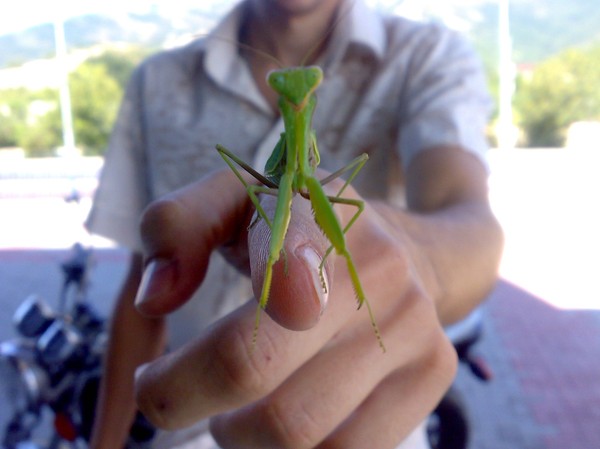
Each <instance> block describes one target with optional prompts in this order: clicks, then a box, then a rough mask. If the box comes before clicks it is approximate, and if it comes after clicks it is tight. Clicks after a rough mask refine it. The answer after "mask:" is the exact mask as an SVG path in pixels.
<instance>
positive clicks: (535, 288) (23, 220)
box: [0, 150, 600, 449]
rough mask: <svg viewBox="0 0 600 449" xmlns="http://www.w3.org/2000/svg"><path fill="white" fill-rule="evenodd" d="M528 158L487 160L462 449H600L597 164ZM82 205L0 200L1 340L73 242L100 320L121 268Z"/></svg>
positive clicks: (122, 261)
mask: <svg viewBox="0 0 600 449" xmlns="http://www.w3.org/2000/svg"><path fill="white" fill-rule="evenodd" d="M536 151H537V150H529V151H526V152H518V151H515V152H508V151H507V152H503V153H499V152H497V153H494V154H492V157H491V167H492V176H491V178H490V198H491V200H492V205H493V208H494V211H495V213H496V214H497V216H498V218H499V220H500V221H501V223H502V225H503V227H504V229H505V232H506V249H505V254H504V258H503V262H502V266H501V280H500V281H499V282H498V284H497V286H496V288H495V289H494V291H493V292H492V293H491V295H490V297H489V299H488V301H487V302H486V303H485V305H484V309H483V310H484V313H483V329H484V333H483V337H482V339H481V341H480V342H479V343H478V345H477V348H476V349H477V352H478V353H479V354H481V355H482V356H483V357H484V358H485V359H486V361H487V363H488V365H489V366H490V367H491V369H492V371H493V373H494V378H493V379H492V380H491V381H490V382H487V383H483V382H480V381H479V380H477V379H475V378H474V376H472V375H471V374H470V373H469V372H468V371H467V369H466V368H464V367H461V369H460V371H459V375H458V377H457V381H456V387H457V389H458V390H459V391H460V392H461V393H462V396H463V398H464V400H465V403H466V407H467V410H468V414H469V419H470V423H471V428H472V438H471V444H470V449H598V448H600V283H599V282H598V275H597V273H598V271H599V270H600V262H599V260H600V259H599V258H598V254H600V233H599V232H598V230H600V208H598V206H597V205H598V204H599V202H598V200H597V198H596V196H597V195H598V192H600V180H599V179H598V178H597V176H595V174H594V171H596V170H597V167H599V166H600V165H599V164H598V162H600V155H597V154H593V153H590V152H587V153H582V152H571V153H567V152H566V151H565V150H555V151H554V150H547V151H543V150H540V151H539V152H536ZM596 153H597V152H596ZM0 190H1V185H0ZM0 193H1V192H0ZM89 204H90V203H89V199H85V198H84V199H83V200H82V202H80V203H79V204H78V205H74V204H67V203H65V202H64V201H63V200H60V199H57V198H56V197H46V198H44V197H43V195H37V196H35V195H33V196H32V195H28V196H26V197H20V198H14V197H12V198H9V197H7V195H4V196H2V195H0V217H2V218H1V220H0V289H1V292H2V294H1V295H0V307H2V310H3V311H5V313H3V314H2V315H0V340H5V339H7V338H10V337H12V336H13V335H14V333H13V330H12V327H11V326H12V325H11V315H12V311H13V310H14V309H15V308H16V307H17V305H18V304H19V303H20V301H21V300H22V299H23V298H25V297H26V296H27V295H29V294H31V293H41V294H43V296H45V297H46V298H47V299H48V300H49V301H56V298H57V295H58V292H59V289H60V282H61V279H60V272H59V268H58V267H59V263H60V262H61V261H64V260H65V258H66V257H67V249H66V248H69V247H70V245H71V244H73V243H74V242H76V241H84V243H87V244H93V245H94V246H95V248H96V250H95V253H94V255H95V265H94V269H93V271H92V279H91V281H92V285H91V289H90V299H91V301H92V302H93V303H94V304H95V305H96V306H97V307H98V309H99V310H100V311H101V312H102V313H105V314H108V313H109V311H110V308H111V306H112V298H113V297H114V295H115V293H116V290H117V288H118V286H119V283H120V280H121V279H122V277H123V276H124V269H125V265H126V259H127V256H126V253H125V252H124V251H123V250H120V249H118V248H115V247H114V246H112V245H111V243H110V242H108V241H104V240H101V239H95V240H94V239H91V238H90V237H89V236H87V235H86V234H85V231H83V228H82V227H81V221H82V219H83V217H84V216H85V214H86V213H87V209H88V208H89ZM0 418H1V410H0Z"/></svg>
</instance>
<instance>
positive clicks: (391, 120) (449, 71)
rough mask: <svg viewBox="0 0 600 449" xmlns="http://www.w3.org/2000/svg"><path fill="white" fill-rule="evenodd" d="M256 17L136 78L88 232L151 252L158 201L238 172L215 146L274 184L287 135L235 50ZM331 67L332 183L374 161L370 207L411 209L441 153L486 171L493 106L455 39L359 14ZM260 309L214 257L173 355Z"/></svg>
mask: <svg viewBox="0 0 600 449" xmlns="http://www.w3.org/2000/svg"><path fill="white" fill-rule="evenodd" d="M243 14H244V5H243V3H242V4H241V5H238V6H237V7H236V8H234V9H233V10H232V12H231V13H230V14H229V15H227V17H225V19H224V20H223V21H222V22H221V23H220V24H219V25H218V26H217V27H216V28H215V30H214V31H213V32H212V33H211V35H209V36H208V37H206V38H202V39H199V40H196V41H194V42H192V43H190V44H189V45H187V46H185V47H181V48H177V49H173V50H169V51H165V52H162V53H159V54H157V55H155V56H152V57H151V58H149V59H148V60H146V61H145V62H144V63H143V64H142V65H141V66H140V67H139V68H138V69H137V70H136V71H135V73H134V75H133V77H132V79H131V81H130V84H129V86H128V89H127V92H126V94H125V97H124V99H123V103H122V107H121V110H120V113H119V116H118V119H117V123H116V125H115V127H114V132H113V135H112V138H111V140H110V144H109V149H108V152H107V155H106V160H105V166H104V169H103V171H102V177H101V183H100V186H99V189H98V191H97V194H96V198H95V201H94V206H93V209H92V212H91V214H90V216H89V219H88V223H87V225H88V227H89V229H90V230H91V231H92V232H94V233H98V234H101V235H104V236H106V237H109V238H112V239H114V240H116V241H117V242H118V243H119V244H121V245H123V246H126V247H129V248H130V249H132V250H133V251H137V250H140V248H141V247H140V238H139V235H138V222H139V217H140V214H141V212H142V210H143V209H144V207H145V206H146V205H147V204H148V203H149V202H150V201H152V200H154V199H156V198H158V197H160V196H162V195H164V194H166V193H168V192H171V191H173V190H175V189H177V188H179V187H182V186H184V185H186V184H188V183H190V182H193V181H196V180H198V179H199V178H201V177H202V176H203V175H205V174H207V173H208V172H210V171H212V170H216V169H222V168H225V167H226V166H225V164H224V162H223V160H222V159H221V157H220V156H219V155H218V153H217V151H216V150H215V149H214V148H215V144H216V143H220V144H222V145H224V146H226V147H227V148H229V149H230V150H232V151H233V152H234V153H236V154H237V155H238V156H240V157H241V158H242V159H244V160H246V161H248V162H250V163H252V164H253V165H254V166H255V167H256V168H257V169H259V170H262V167H263V166H264V162H265V161H266V159H267V158H268V156H269V154H270V152H271V150H272V149H273V147H274V145H275V143H276V141H277V138H278V137H279V134H280V132H281V131H282V130H283V125H282V121H281V119H280V118H279V117H278V116H277V114H276V113H275V112H274V111H272V110H271V108H270V107H269V106H268V104H267V102H266V101H265V99H264V98H263V97H262V96H261V94H260V92H259V90H258V88H257V86H256V84H255V82H254V80H253V78H252V76H251V74H250V70H249V67H248V65H247V64H246V62H245V60H244V59H242V58H241V57H240V56H239V54H238V52H237V48H236V46H235V45H234V44H232V43H233V42H235V41H237V37H238V30H239V26H240V22H241V19H242V16H243ZM318 63H319V65H320V66H321V67H322V68H323V70H324V73H325V78H324V81H323V83H322V84H321V86H320V87H319V88H318V90H317V97H318V104H317V108H316V111H315V114H314V119H313V127H314V129H315V130H316V133H317V139H318V144H319V150H320V152H321V165H322V166H323V167H324V168H326V169H328V170H332V171H333V170H336V169H338V168H340V167H342V166H343V165H345V164H346V163H347V162H349V161H350V160H351V159H353V158H354V157H356V156H357V155H359V154H361V153H363V152H366V153H368V154H369V156H370V159H369V161H368V163H367V164H366V165H365V167H364V168H363V170H362V171H361V173H360V174H359V175H358V177H357V178H356V180H355V181H354V182H353V186H354V187H355V188H356V189H357V190H358V191H359V192H360V193H361V194H362V195H363V196H364V197H366V198H374V197H376V198H384V199H387V200H388V201H390V202H392V203H394V204H400V205H402V204H404V175H403V169H404V168H405V167H406V166H407V165H408V164H409V163H410V161H411V159H412V158H413V157H414V156H415V154H417V153H419V152H421V151H426V150H427V149H428V148H431V147H434V146H437V145H441V144H450V145H459V146H461V147H463V148H464V149H465V151H469V152H472V153H474V154H475V155H477V156H478V157H480V158H481V160H482V162H484V163H485V159H484V153H485V151H486V149H487V143H486V141H485V138H484V128H485V126H486V123H487V120H488V113H489V110H490V104H491V103H490V99H489V97H488V94H487V90H486V83H485V79H484V75H483V72H482V68H481V66H480V62H479V60H478V58H477V57H476V56H475V54H474V52H473V50H472V48H471V47H470V46H469V45H468V44H467V43H466V41H465V40H463V39H462V38H461V37H460V36H459V35H457V34H456V33H454V32H452V31H449V30H447V29H445V28H443V27H441V26H439V25H435V24H421V23H416V22H412V21H409V20H406V19H403V18H400V17H390V16H381V15H379V14H378V13H376V12H374V11H372V10H371V9H369V8H368V7H367V6H366V5H365V4H364V3H363V2H362V0H356V1H354V2H353V4H352V5H351V7H350V10H349V11H348V13H347V14H344V15H343V17H342V18H341V20H340V21H339V23H338V24H337V26H336V28H335V30H334V31H333V33H332V35H331V39H330V43H329V46H328V50H327V51H326V52H325V53H324V55H323V56H322V58H321V60H320V61H318ZM215 194H218V192H215ZM250 296H251V290H250V288H249V283H248V282H247V280H246V279H243V278H240V276H239V275H238V274H237V273H236V272H235V270H233V269H232V268H230V267H228V266H226V264H225V263H224V261H223V260H222V259H221V258H220V256H218V255H215V256H214V257H213V259H212V260H211V266H210V270H209V274H208V277H207V279H206V281H205V282H204V284H203V286H202V287H201V288H200V290H199V291H198V292H197V294H196V295H195V296H194V298H193V299H192V300H190V301H189V302H188V303H187V304H186V305H185V306H184V307H183V308H182V309H181V310H180V311H178V312H175V313H174V314H173V315H172V316H171V317H170V320H171V321H172V323H173V325H172V326H170V328H171V330H172V334H171V344H172V346H173V347H177V346H179V345H180V344H182V343H184V342H186V341H189V340H190V339H191V338H193V337H194V336H195V335H196V334H197V332H198V330H199V329H201V328H202V327H204V326H205V325H206V324H208V323H209V322H211V321H212V320H214V319H215V318H216V317H218V316H220V315H222V314H224V313H226V312H228V311H229V310H231V309H232V308H234V307H236V306H237V305H239V304H241V303H242V302H244V301H245V300H247V299H248V298H249V297H250Z"/></svg>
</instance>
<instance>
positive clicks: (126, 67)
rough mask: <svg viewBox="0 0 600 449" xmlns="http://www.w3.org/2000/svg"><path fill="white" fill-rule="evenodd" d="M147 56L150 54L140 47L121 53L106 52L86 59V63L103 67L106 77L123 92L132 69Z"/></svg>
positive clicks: (115, 51)
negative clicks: (111, 79)
mask: <svg viewBox="0 0 600 449" xmlns="http://www.w3.org/2000/svg"><path fill="white" fill-rule="evenodd" d="M149 54H150V52H149V51H148V50H146V49H144V48H142V47H130V48H128V49H127V50H122V51H121V50H119V51H117V50H107V51H105V52H104V53H102V54H101V55H99V56H94V57H92V58H90V59H88V60H87V63H88V64H90V65H100V66H103V67H105V69H106V71H107V73H108V75H109V76H110V77H111V78H113V79H114V80H115V81H116V82H117V83H118V84H119V86H120V87H121V89H123V90H124V89H125V87H126V86H127V82H128V81H129V77H130V76H131V72H133V69H134V68H135V67H136V66H137V65H138V64H139V63H140V62H141V61H142V59H144V58H145V57H146V56H148V55H149Z"/></svg>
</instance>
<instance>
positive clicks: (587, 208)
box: [0, 0, 600, 449]
mask: <svg viewBox="0 0 600 449" xmlns="http://www.w3.org/2000/svg"><path fill="white" fill-rule="evenodd" d="M234 3H235V1H233V0H212V1H209V0H202V1H192V0H169V1H141V0H120V1H118V2H116V1H112V0H110V1H109V0H105V1H103V2H97V1H91V0H79V1H67V0H65V1H54V2H45V1H41V0H20V1H18V2H11V4H10V5H8V4H7V3H6V2H3V3H2V4H1V5H0V305H1V306H2V310H3V311H4V313H3V314H2V315H1V316H0V338H1V339H6V338H9V337H10V336H11V335H12V334H13V333H14V332H13V329H12V324H11V316H12V313H13V311H14V309H15V308H16V307H17V305H18V304H19V302H20V301H21V300H22V299H23V297H24V296H26V295H28V294H30V293H33V292H35V293H39V294H41V295H44V296H46V297H48V298H49V299H50V300H51V301H53V300H54V298H55V296H56V293H57V291H58V289H59V287H60V282H61V279H60V272H59V269H58V265H59V263H60V261H61V260H63V258H64V257H65V254H66V251H67V250H68V249H69V248H70V247H71V245H73V244H74V243H75V242H81V243H83V244H84V245H86V246H91V247H93V248H95V253H94V254H95V268H94V270H93V273H92V284H91V289H90V293H91V297H92V301H93V302H94V303H95V304H96V305H98V307H99V308H100V310H101V311H102V312H103V313H106V314H107V313H108V311H109V310H110V306H111V301H112V298H113V296H114V293H115V289H116V288H117V286H118V285H119V282H120V279H121V276H122V274H123V273H122V269H123V267H124V266H125V253H124V252H123V251H122V250H120V249H118V248H115V247H114V245H113V244H112V242H110V241H107V240H104V239H102V238H99V237H95V236H90V235H88V234H87V233H86V232H85V230H84V229H83V226H82V223H83V220H84V219H85V216H86V214H87V212H88V210H89V208H90V205H91V201H92V196H93V192H94V190H95V187H96V185H97V176H98V173H99V172H100V170H101V168H102V155H103V152H104V151H105V148H106V144H107V140H108V137H109V134H110V130H111V127H112V124H113V121H114V119H115V115H116V113H117V110H118V107H119V103H120V100H121V97H122V95H123V91H124V88H125V85H126V83H127V80H128V78H129V75H130V73H131V71H132V69H133V68H134V67H135V66H136V65H137V64H138V63H139V62H140V61H141V60H142V59H143V58H144V57H146V56H148V55H150V54H151V53H153V52H156V51H159V50H162V49H165V48H171V47H174V46H178V45H183V44H185V43H186V42H189V41H190V40H191V39H193V38H194V36H197V35H199V34H202V33H206V32H207V31H208V30H210V28H211V26H212V25H213V24H214V23H215V22H216V20H218V18H220V17H221V16H222V15H223V14H224V13H225V12H226V11H227V10H228V9H229V8H231V6H232V5H233V4H234ZM370 3H371V4H373V5H374V6H375V7H377V8H380V9H383V10H386V11H389V12H392V13H395V14H399V15H403V16H406V17H410V18H412V19H414V20H421V21H439V22H443V23H445V24H446V25H448V26H449V27H451V28H454V29H457V30H458V31H460V32H462V33H464V34H465V35H466V36H467V37H468V38H469V39H470V40H471V42H472V43H473V45H474V47H475V48H476V50H477V52H478V53H479V55H480V56H481V60H482V63H483V64H484V67H485V71H486V73H487V76H488V82H489V88H490V91H491V92H492V94H493V97H494V100H495V104H496V108H495V110H494V113H493V116H492V117H491V119H490V122H489V127H488V136H489V140H490V144H491V147H492V149H491V151H490V155H489V163H490V168H491V176H490V199H491V202H492V206H493V208H494V211H495V213H496V214H497V216H498V218H499V220H500V221H501V223H502V225H503V227H504V230H505V233H506V248H505V254H504V258H503V261H502V266H501V277H502V280H501V282H500V283H499V285H498V288H497V289H496V290H495V291H494V292H493V293H492V295H491V298H490V301H489V304H488V306H487V308H488V310H487V313H486V316H485V318H484V324H485V329H486V332H485V334H484V338H483V339H482V342H481V352H483V353H484V354H485V356H486V357H487V358H488V361H489V363H490V365H492V368H493V370H494V371H495V373H496V376H495V379H494V381H493V382H492V383H490V384H486V385H480V384H478V383H476V382H473V381H472V380H471V379H469V378H468V376H462V377H460V376H459V388H460V389H462V390H463V392H464V393H465V396H466V397H467V401H468V403H469V408H471V409H473V410H474V412H473V413H472V415H473V417H472V420H473V422H474V429H475V439H474V441H473V442H472V446H471V447H472V448H484V449H485V448H532V449H533V448H557V449H558V448H560V449H566V448H571V449H573V448H576V449H593V448H598V447H600V435H599V432H598V429H599V428H600V426H599V424H600V362H599V360H600V282H599V281H598V279H599V273H600V235H599V230H600V206H599V204H600V200H599V198H598V196H599V194H600V176H599V175H598V169H599V168H600V27H599V26H598V24H600V8H598V4H597V2H593V1H589V0H404V1H402V0H395V1H394V0H371V1H370ZM461 379H462V380H461Z"/></svg>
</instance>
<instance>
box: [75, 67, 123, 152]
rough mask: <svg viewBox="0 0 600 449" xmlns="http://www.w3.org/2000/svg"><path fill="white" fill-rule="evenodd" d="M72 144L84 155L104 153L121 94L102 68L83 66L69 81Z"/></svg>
mask: <svg viewBox="0 0 600 449" xmlns="http://www.w3.org/2000/svg"><path fill="white" fill-rule="evenodd" d="M69 81H70V90H71V103H72V107H73V128H74V131H75V141H76V142H77V145H78V146H79V147H81V148H82V149H83V151H84V154H87V155H98V154H102V153H103V152H104V150H105V149H106V145H107V143H108V138H109V136H110V132H111V129H112V126H113V123H114V120H115V117H116V114H117V110H118V107H119V103H120V102H121V97H122V96H123V90H122V88H121V87H120V86H119V84H118V82H117V81H116V80H115V79H114V78H113V77H111V76H110V75H109V74H108V71H107V69H106V66H104V65H101V64H97V63H83V64H82V65H81V66H79V67H78V68H77V70H76V71H75V72H73V73H72V74H71V76H70V78H69Z"/></svg>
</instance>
